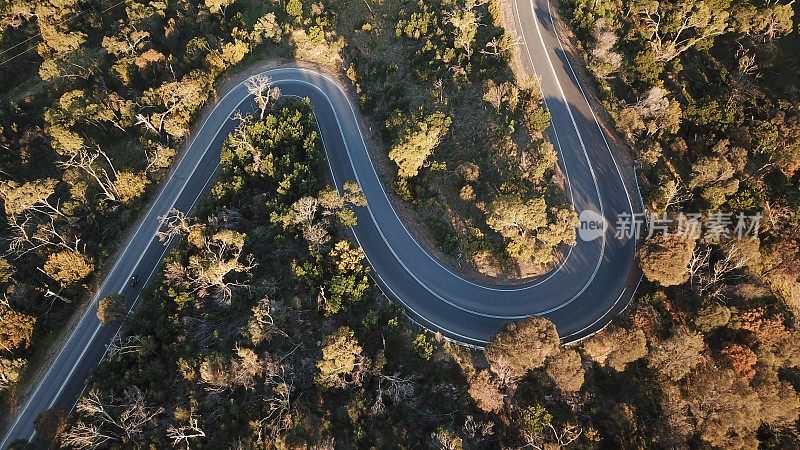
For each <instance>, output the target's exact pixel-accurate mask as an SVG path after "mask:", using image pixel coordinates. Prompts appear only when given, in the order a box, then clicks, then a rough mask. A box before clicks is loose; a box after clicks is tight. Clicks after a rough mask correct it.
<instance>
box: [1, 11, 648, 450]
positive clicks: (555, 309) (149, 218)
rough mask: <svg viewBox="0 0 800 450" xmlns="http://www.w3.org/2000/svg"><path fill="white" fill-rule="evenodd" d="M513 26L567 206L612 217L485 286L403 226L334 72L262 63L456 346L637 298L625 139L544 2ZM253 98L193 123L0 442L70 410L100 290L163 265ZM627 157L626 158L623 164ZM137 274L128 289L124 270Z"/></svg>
mask: <svg viewBox="0 0 800 450" xmlns="http://www.w3.org/2000/svg"><path fill="white" fill-rule="evenodd" d="M515 5H516V11H515V13H516V19H517V27H518V31H519V33H520V34H522V36H523V38H524V41H523V44H522V48H521V51H522V54H523V57H524V58H523V59H525V64H526V65H527V67H526V69H527V70H528V71H529V72H531V73H536V74H537V75H538V76H539V77H540V78H541V82H542V91H543V94H544V97H545V100H546V102H547V107H548V108H549V109H550V112H551V113H552V117H553V119H552V127H551V128H550V130H549V134H550V138H551V140H552V142H553V143H554V145H555V146H556V149H557V150H558V151H559V155H560V160H559V163H560V164H561V167H562V169H563V171H564V173H565V174H566V175H567V177H568V188H569V195H570V197H571V199H572V202H573V205H574V207H575V210H576V211H578V212H580V211H583V210H592V211H595V212H597V213H598V214H601V215H602V216H604V217H605V218H606V219H607V222H608V223H609V224H610V228H609V230H608V231H607V232H606V233H605V234H604V235H603V236H602V237H600V238H598V239H595V240H592V241H588V242H587V241H582V240H580V239H578V242H577V244H576V245H575V246H574V247H573V248H572V249H570V250H569V251H568V253H567V256H566V258H565V259H564V261H563V263H562V264H561V265H560V266H558V267H557V268H556V269H554V270H553V271H551V272H550V273H548V274H545V275H543V276H541V277H539V278H537V279H535V280H532V281H530V282H528V283H526V284H523V285H517V286H488V285H487V286H484V285H480V284H476V283H473V282H470V281H468V280H465V279H463V278H461V277H459V276H458V275H457V274H455V273H453V272H452V271H450V270H449V269H448V268H447V267H445V266H444V265H442V264H440V263H439V262H438V261H437V260H436V259H435V258H433V257H432V256H430V255H429V254H428V253H426V252H425V250H424V249H423V248H422V247H420V245H419V244H417V242H416V241H415V240H414V239H413V237H412V236H411V235H410V234H409V232H408V231H407V229H406V228H405V227H404V225H403V224H402V222H401V221H400V219H399V218H398V216H397V214H396V213H395V211H394V210H393V208H392V206H391V203H390V202H389V199H388V197H387V195H386V192H385V191H384V187H383V184H382V183H381V180H380V179H379V177H378V175H377V173H376V171H375V169H374V167H373V165H372V162H371V161H370V156H369V153H368V151H367V149H366V147H365V144H364V141H363V139H362V136H361V131H360V129H359V126H358V122H357V119H356V116H355V111H354V105H352V104H351V103H350V101H349V99H348V97H347V95H346V94H345V92H344V91H343V90H342V89H341V88H340V87H339V86H338V85H337V84H336V82H335V81H333V80H332V79H330V78H328V77H326V76H325V75H322V74H320V73H317V72H314V71H312V70H307V69H300V68H284V69H274V70H270V71H267V72H266V74H267V75H269V76H270V77H272V79H273V83H274V84H276V85H278V86H279V87H280V88H281V91H282V93H283V94H284V95H293V96H300V97H308V98H310V100H311V102H312V104H313V108H314V114H315V115H316V117H317V122H318V124H319V127H320V131H321V134H322V137H323V141H324V145H325V150H326V153H327V156H328V162H329V165H330V169H331V173H332V176H333V178H334V180H335V182H336V184H337V186H338V187H339V188H341V185H342V184H343V183H344V182H346V181H349V180H356V181H357V182H358V183H359V184H360V185H361V187H362V188H363V190H364V193H365V195H366V197H367V202H368V205H367V207H364V208H358V210H357V215H358V226H357V227H356V228H355V230H354V231H355V233H354V236H355V238H356V239H357V240H358V243H359V244H360V245H361V246H362V247H363V249H364V251H365V253H366V256H367V259H368V261H369V264H370V265H371V266H372V269H373V276H374V278H375V280H376V281H377V283H378V284H379V285H380V286H381V287H382V289H383V290H384V292H385V293H386V295H387V296H389V297H390V298H392V299H394V300H397V301H399V302H400V303H401V304H403V305H404V306H405V308H406V310H407V311H408V315H409V316H410V317H411V318H412V319H413V320H414V321H416V322H417V323H419V324H420V325H422V326H424V327H425V328H427V329H429V330H431V331H435V332H439V333H441V334H442V335H443V336H445V337H447V338H449V339H452V340H454V341H457V342H459V343H462V344H466V345H472V346H476V347H482V346H484V345H485V344H486V343H487V342H488V340H489V339H490V337H491V336H492V335H493V334H494V333H495V332H496V331H497V330H498V329H499V327H500V326H501V325H502V324H503V323H505V322H506V321H508V320H514V319H520V318H523V317H526V316H529V315H532V314H538V315H544V316H546V317H548V318H549V319H550V320H552V321H553V322H554V323H555V324H556V326H557V328H558V331H559V334H560V335H561V337H562V340H563V341H564V342H573V341H576V340H579V339H581V338H583V337H586V336H588V335H590V334H592V333H594V332H596V331H597V330H599V329H601V328H602V327H604V326H605V325H607V324H608V322H610V320H611V319H612V318H613V317H614V316H615V315H616V314H618V313H619V312H620V311H621V310H623V309H624V308H625V307H626V306H627V305H628V303H629V302H630V299H631V298H632V297H633V294H634V292H635V289H636V286H637V283H638V281H639V280H640V278H641V276H640V272H639V270H638V269H637V268H636V266H635V263H634V252H635V242H634V240H632V239H626V240H618V239H616V238H615V237H614V229H613V228H614V224H615V223H616V222H617V215H618V214H623V213H627V214H631V213H638V212H641V210H642V207H641V200H640V197H639V195H638V193H637V190H636V186H635V181H634V178H633V173H632V172H631V170H632V169H630V163H629V161H628V159H627V155H625V154H624V149H621V150H615V151H612V147H609V145H608V144H607V143H606V139H605V136H604V135H603V133H602V131H601V129H600V127H599V125H598V124H597V122H596V121H595V118H594V113H593V112H592V111H591V109H590V106H589V103H588V102H587V100H586V99H585V97H584V96H583V92H582V90H581V86H580V84H579V83H578V81H577V80H576V78H575V76H574V74H573V71H572V68H571V66H570V63H572V64H575V62H574V61H570V60H568V59H567V57H566V56H565V53H564V51H563V49H562V48H561V45H560V44H559V41H558V38H557V36H556V34H555V31H554V29H553V22H552V20H551V17H550V14H549V12H548V8H549V5H548V3H547V0H517V1H516V4H515ZM253 108H254V105H253V104H252V100H251V99H249V98H248V94H247V90H246V88H245V87H244V86H243V85H241V84H240V85H238V86H236V87H235V88H233V89H232V90H231V91H229V92H228V93H227V94H226V95H225V96H224V97H223V98H222V99H221V100H220V101H219V102H218V104H217V105H216V106H215V108H214V110H213V111H212V113H211V114H210V116H209V117H208V119H207V120H206V121H205V123H204V124H203V126H202V127H201V128H200V129H199V131H198V132H197V135H196V136H195V137H194V140H193V141H192V143H191V144H190V146H189V148H188V150H187V151H186V152H185V153H184V155H183V156H182V158H181V159H180V161H179V162H178V164H177V166H176V168H175V170H174V173H173V174H172V176H171V177H170V179H169V180H168V181H167V182H166V183H165V184H164V186H163V188H162V190H161V192H160V193H159V195H158V197H157V198H156V200H155V201H154V203H153V204H152V207H151V208H150V209H149V210H148V212H147V214H146V215H145V216H144V217H143V219H142V220H141V222H139V223H138V224H137V225H136V229H135V232H134V233H133V234H132V235H131V237H130V238H129V240H128V241H127V242H126V243H125V244H124V245H125V247H124V248H123V250H122V251H121V253H120V257H119V259H118V260H117V261H116V263H115V264H114V266H113V267H112V269H111V270H110V272H109V273H108V275H107V277H106V279H105V281H104V282H103V285H102V287H101V289H100V291H99V292H98V295H97V297H96V298H95V299H94V301H93V302H92V304H91V305H90V307H89V308H88V309H87V310H86V312H85V313H84V314H83V316H82V317H81V319H80V321H79V322H78V325H77V326H76V328H75V329H74V330H73V332H72V334H71V335H70V337H69V339H68V340H67V341H66V343H65V344H64V346H63V347H62V348H61V349H60V350H59V352H58V353H57V356H56V358H55V359H54V361H53V363H52V365H51V366H50V367H49V369H48V371H47V372H46V375H45V376H44V378H43V379H42V380H41V381H40V383H39V384H38V385H37V386H36V388H35V390H34V391H33V392H32V395H31V396H30V397H29V398H28V399H27V400H26V402H25V403H24V404H23V406H22V408H20V409H19V410H18V411H16V412H15V414H16V417H15V418H14V421H13V422H12V425H11V428H10V430H9V431H8V432H7V434H6V435H5V436H4V439H3V441H2V442H0V448H5V447H6V446H8V445H9V444H11V443H12V442H13V441H15V440H17V439H23V440H30V439H31V438H32V437H33V435H34V428H33V423H34V420H35V419H36V417H37V415H38V414H39V413H40V412H42V411H44V410H46V409H49V408H66V409H70V408H72V407H73V405H74V404H75V400H76V399H77V398H78V396H79V395H80V393H81V391H82V390H83V388H84V385H85V380H86V379H87V377H88V376H89V375H90V374H91V372H92V369H93V368H94V367H95V366H96V365H97V363H98V362H99V361H100V360H101V359H102V358H103V355H104V353H105V350H106V348H107V346H108V343H109V342H111V340H112V338H113V337H114V335H115V334H116V332H117V331H118V328H117V327H103V326H101V325H100V323H99V322H98V320H97V317H96V315H95V311H96V308H97V306H96V303H97V300H98V299H99V298H102V297H104V296H105V295H108V294H109V293H114V292H121V293H122V294H124V295H126V296H127V297H128V299H129V303H130V306H131V308H133V307H135V302H137V301H138V293H139V289H140V288H141V287H142V286H143V285H145V284H146V282H147V281H149V280H150V278H151V277H152V276H153V274H154V273H155V272H156V270H158V269H159V267H160V262H161V260H162V258H163V256H164V254H165V253H166V251H167V249H168V247H167V246H165V245H164V244H162V243H160V242H159V240H158V239H157V237H156V233H157V231H158V229H159V228H160V226H161V219H160V218H161V217H163V216H165V215H166V214H167V213H168V212H169V211H170V210H171V209H172V208H173V207H175V208H177V209H179V210H181V211H188V210H190V209H191V207H192V206H193V205H194V204H195V202H196V201H197V199H198V198H199V197H200V196H201V194H202V193H204V192H205V191H206V190H207V188H208V187H209V185H210V180H211V179H212V178H213V175H214V172H215V171H216V169H217V167H218V162H219V148H220V147H221V145H222V142H223V141H224V139H225V137H226V136H227V134H228V133H229V132H230V131H232V130H233V128H234V127H235V125H236V122H235V121H234V120H233V119H231V115H232V114H233V112H234V111H236V110H237V109H241V110H243V111H245V112H246V111H250V110H252V109H253ZM623 161H624V163H623ZM134 274H136V275H138V276H139V277H140V278H141V279H142V281H141V282H140V283H139V285H138V286H137V287H136V288H135V289H134V288H131V287H130V286H129V285H128V280H129V279H130V278H131V276H133V275H134Z"/></svg>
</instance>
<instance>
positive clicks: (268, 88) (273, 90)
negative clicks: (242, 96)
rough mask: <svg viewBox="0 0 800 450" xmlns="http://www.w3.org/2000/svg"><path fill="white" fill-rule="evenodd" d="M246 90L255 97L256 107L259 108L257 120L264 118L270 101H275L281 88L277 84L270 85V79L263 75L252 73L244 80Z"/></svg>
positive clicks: (279, 94)
mask: <svg viewBox="0 0 800 450" xmlns="http://www.w3.org/2000/svg"><path fill="white" fill-rule="evenodd" d="M245 86H246V87H247V91H248V92H249V93H250V95H252V96H253V97H254V98H255V101H256V104H257V105H258V108H259V109H260V110H261V114H260V115H259V120H264V114H266V112H267V109H268V108H269V105H270V102H275V101H276V100H278V98H280V96H281V90H280V88H278V87H277V86H275V87H273V86H272V79H271V78H270V77H268V76H265V75H260V74H259V75H254V76H252V77H250V78H248V79H247V81H246V82H245Z"/></svg>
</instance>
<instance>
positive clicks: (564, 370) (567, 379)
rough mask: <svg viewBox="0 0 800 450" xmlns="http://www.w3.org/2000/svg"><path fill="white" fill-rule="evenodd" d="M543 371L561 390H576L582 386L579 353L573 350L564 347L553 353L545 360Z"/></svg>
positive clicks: (581, 367) (567, 391) (582, 377)
mask: <svg viewBox="0 0 800 450" xmlns="http://www.w3.org/2000/svg"><path fill="white" fill-rule="evenodd" d="M545 371H546V372H547V376H548V377H550V379H551V380H553V383H554V384H555V385H556V387H557V388H558V389H559V390H560V391H561V392H565V393H570V392H577V391H579V390H581V386H583V380H584V373H583V366H582V365H581V355H580V354H579V353H578V352H576V351H575V350H570V349H566V348H565V349H562V350H561V351H559V352H558V353H556V354H555V355H553V356H552V357H551V358H550V359H548V360H547V367H546V368H545Z"/></svg>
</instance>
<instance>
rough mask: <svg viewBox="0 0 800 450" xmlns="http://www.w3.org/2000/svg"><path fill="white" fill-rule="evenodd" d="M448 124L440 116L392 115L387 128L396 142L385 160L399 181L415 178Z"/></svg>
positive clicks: (446, 129)
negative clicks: (392, 167)
mask: <svg viewBox="0 0 800 450" xmlns="http://www.w3.org/2000/svg"><path fill="white" fill-rule="evenodd" d="M451 122H452V120H451V119H450V118H449V117H447V116H445V115H444V113H441V112H435V113H433V114H430V115H427V116H426V115H424V114H423V113H422V111H419V112H417V113H416V114H413V115H411V116H410V117H402V116H400V115H399V114H396V115H395V116H394V117H393V118H390V119H389V121H388V122H387V127H388V128H390V129H394V130H396V133H397V139H396V140H395V143H394V145H392V148H391V149H390V150H389V159H391V160H392V161H394V162H395V164H397V174H398V176H399V177H400V178H402V179H408V178H412V177H415V176H417V174H418V173H419V170H420V169H421V168H422V166H423V165H424V164H425V160H426V159H428V157H429V156H430V155H431V154H432V153H433V150H434V149H435V148H436V147H437V146H438V145H439V143H441V142H442V139H443V138H444V136H445V135H446V134H447V131H448V130H449V129H450V124H451Z"/></svg>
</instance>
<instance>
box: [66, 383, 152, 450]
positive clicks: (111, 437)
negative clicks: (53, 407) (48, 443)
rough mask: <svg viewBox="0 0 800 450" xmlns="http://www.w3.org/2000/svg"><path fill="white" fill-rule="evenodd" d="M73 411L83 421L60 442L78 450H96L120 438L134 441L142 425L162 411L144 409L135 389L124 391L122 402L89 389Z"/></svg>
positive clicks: (140, 396)
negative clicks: (93, 449)
mask: <svg viewBox="0 0 800 450" xmlns="http://www.w3.org/2000/svg"><path fill="white" fill-rule="evenodd" d="M76 410H77V412H78V414H80V415H81V416H82V419H81V420H79V421H78V423H77V424H76V425H75V426H74V427H72V428H70V429H69V430H67V431H66V432H65V433H64V435H63V438H62V439H63V441H62V442H64V443H65V444H67V445H72V446H76V447H79V448H97V447H98V446H100V445H102V444H103V443H105V442H108V441H122V440H123V438H126V439H128V440H134V441H135V440H136V439H138V438H140V437H141V435H142V434H143V433H144V427H145V425H146V424H147V423H149V422H151V421H152V420H154V419H155V418H156V417H157V416H159V415H160V414H162V413H163V412H164V408H163V407H152V406H149V405H147V404H146V403H145V401H144V394H142V392H141V391H140V390H139V389H138V388H136V387H131V388H129V389H127V390H126V391H125V393H124V394H123V396H122V397H121V398H119V397H116V396H113V395H106V394H103V393H102V392H100V390H98V389H96V388H94V389H91V390H90V391H89V393H88V394H86V395H85V396H83V397H81V398H80V400H79V401H78V404H77V407H76Z"/></svg>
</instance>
